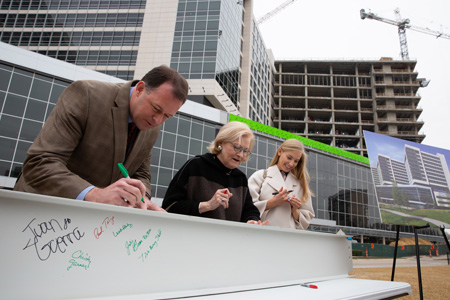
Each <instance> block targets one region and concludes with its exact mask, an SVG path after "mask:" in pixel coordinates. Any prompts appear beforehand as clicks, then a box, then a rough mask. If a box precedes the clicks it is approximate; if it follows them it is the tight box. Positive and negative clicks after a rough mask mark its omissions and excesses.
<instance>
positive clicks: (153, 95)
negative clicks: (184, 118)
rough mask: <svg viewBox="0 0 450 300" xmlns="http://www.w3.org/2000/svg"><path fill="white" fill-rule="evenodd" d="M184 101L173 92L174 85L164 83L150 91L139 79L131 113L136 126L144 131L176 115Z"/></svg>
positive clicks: (134, 92) (134, 91) (132, 97)
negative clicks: (147, 90)
mask: <svg viewBox="0 0 450 300" xmlns="http://www.w3.org/2000/svg"><path fill="white" fill-rule="evenodd" d="M181 105H182V102H181V101H180V100H178V99H177V98H176V97H175V96H174V95H173V94H172V85H171V84H170V83H167V82H166V83H163V84H161V85H160V86H159V87H158V88H156V89H153V90H152V91H151V92H150V93H147V92H146V91H145V83H144V82H143V81H139V82H138V84H137V85H136V87H135V89H134V90H133V93H132V94H131V100H130V114H131V118H132V119H133V121H134V123H135V124H136V126H137V127H138V128H139V129H140V130H142V131H144V130H147V129H150V128H152V127H155V126H158V125H160V124H162V123H164V122H165V121H166V120H167V119H169V118H170V117H172V116H173V115H175V113H176V112H177V111H178V110H179V109H180V107H181Z"/></svg>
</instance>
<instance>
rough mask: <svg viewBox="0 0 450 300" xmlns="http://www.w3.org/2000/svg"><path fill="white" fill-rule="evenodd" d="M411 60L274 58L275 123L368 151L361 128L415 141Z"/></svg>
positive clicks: (418, 138) (415, 82)
mask: <svg viewBox="0 0 450 300" xmlns="http://www.w3.org/2000/svg"><path fill="white" fill-rule="evenodd" d="M415 65H416V62H415V61H404V60H402V61H395V60H392V59H387V58H382V59H380V60H375V61H276V62H275V69H276V71H275V93H274V126H275V127H277V128H280V129H283V130H286V131H289V132H293V133H296V134H298V135H301V136H304V137H307V138H309V139H313V140H316V141H319V142H322V143H324V144H326V145H331V146H335V147H339V148H342V149H345V150H347V151H350V152H353V153H357V154H360V155H364V156H367V149H366V146H365V143H364V136H363V130H367V131H372V132H376V133H381V134H385V135H389V136H392V137H396V138H401V139H404V140H409V141H413V142H416V143H420V142H422V140H423V139H424V138H425V135H424V134H422V133H420V129H421V128H422V126H423V122H422V121H421V120H419V116H420V114H421V113H422V109H421V108H420V107H418V103H419V101H420V96H419V95H418V93H417V91H418V90H419V88H420V87H421V81H422V79H419V78H417V76H418V74H417V72H416V71H415V70H414V68H415Z"/></svg>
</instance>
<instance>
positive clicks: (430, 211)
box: [364, 131, 450, 227]
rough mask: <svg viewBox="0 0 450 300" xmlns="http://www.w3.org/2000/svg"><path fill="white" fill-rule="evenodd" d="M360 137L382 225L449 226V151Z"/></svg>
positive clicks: (386, 138)
mask: <svg viewBox="0 0 450 300" xmlns="http://www.w3.org/2000/svg"><path fill="white" fill-rule="evenodd" d="M364 138H365V140H366V145H367V150H368V154H369V160H370V168H371V173H372V178H373V182H374V185H375V189H376V194H377V198H378V203H379V207H380V211H381V217H382V221H383V223H388V224H397V225H415V226H422V225H425V224H426V223H433V224H435V225H436V226H439V227H440V226H445V227H450V171H449V169H450V151H449V150H446V149H442V148H436V147H432V146H428V145H422V144H418V143H414V142H410V141H406V140H401V139H397V138H393V137H390V136H385V135H381V134H377V133H373V132H369V131H364ZM446 212H448V213H446Z"/></svg>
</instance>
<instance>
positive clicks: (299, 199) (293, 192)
mask: <svg viewBox="0 0 450 300" xmlns="http://www.w3.org/2000/svg"><path fill="white" fill-rule="evenodd" d="M306 159H307V156H306V153H305V150H304V147H303V144H302V143H301V142H300V141H299V140H296V139H289V140H286V141H285V142H284V143H283V144H281V146H280V147H279V148H278V150H277V152H276V153H275V155H274V157H273V159H272V162H271V163H270V165H269V168H268V169H265V170H259V171H256V172H255V173H254V174H253V175H252V176H250V178H249V180H248V187H249V189H250V194H251V196H252V198H253V202H254V204H255V206H256V207H257V208H258V209H259V211H260V213H261V221H269V223H268V225H270V226H279V227H285V228H296V229H306V228H308V226H309V224H310V223H311V219H312V218H314V210H313V206H312V202H311V195H312V193H311V191H310V189H309V181H310V177H309V174H308V170H307V169H306Z"/></svg>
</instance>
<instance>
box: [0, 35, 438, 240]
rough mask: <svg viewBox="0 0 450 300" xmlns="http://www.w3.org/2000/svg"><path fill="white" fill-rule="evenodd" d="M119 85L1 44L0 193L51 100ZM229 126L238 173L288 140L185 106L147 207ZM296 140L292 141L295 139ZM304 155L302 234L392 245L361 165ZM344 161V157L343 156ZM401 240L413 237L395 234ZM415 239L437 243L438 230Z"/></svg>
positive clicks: (171, 130)
mask: <svg viewBox="0 0 450 300" xmlns="http://www.w3.org/2000/svg"><path fill="white" fill-rule="evenodd" d="M79 79H96V80H103V81H110V82H122V81H123V80H121V79H118V78H114V77H111V76H108V75H105V74H101V73H98V72H94V71H91V70H87V69H85V68H82V67H77V66H75V65H72V64H69V63H65V62H61V61H58V60H56V59H52V58H49V57H46V56H42V55H40V54H36V53H33V52H30V51H27V50H23V49H20V48H17V47H14V46H11V45H7V44H4V43H0V174H1V175H0V186H1V187H2V188H12V187H13V186H14V183H15V181H16V178H17V176H18V174H19V173H20V171H21V168H22V164H23V161H24V159H25V155H26V151H27V149H28V148H29V146H30V145H31V143H32V141H33V140H34V138H35V137H36V136H37V134H38V133H39V131H40V129H41V128H42V126H43V124H44V123H45V120H46V118H47V116H48V115H49V114H50V112H51V110H52V108H53V107H54V105H55V103H56V100H57V99H58V96H59V95H60V94H61V92H62V91H63V90H64V88H65V87H66V86H67V85H68V84H70V83H71V82H73V81H75V80H79ZM232 120H237V121H242V122H246V123H247V124H249V126H250V127H251V128H252V129H253V131H254V133H255V136H256V143H255V148H254V149H253V153H252V155H251V156H250V159H249V161H248V162H246V163H245V164H243V165H241V167H240V169H241V170H242V171H243V172H244V173H245V174H246V175H247V176H250V175H251V174H253V173H254V172H255V171H256V170H260V169H265V168H267V167H268V164H269V163H270V161H271V159H272V157H273V155H274V153H275V152H276V149H277V148H278V146H279V145H281V143H282V142H283V141H284V139H285V138H292V137H295V135H294V134H292V133H289V132H286V131H282V130H278V129H275V128H273V127H270V126H267V125H265V124H261V123H258V122H255V121H251V120H249V119H245V118H242V117H239V116H236V115H233V114H228V113H226V112H224V111H222V110H218V109H215V108H211V107H208V106H205V105H201V104H198V103H196V102H194V101H190V100H188V101H187V102H186V104H185V105H183V106H182V108H181V110H180V111H179V112H178V113H177V114H176V115H175V116H174V117H172V118H170V119H169V120H168V121H167V122H165V123H164V125H163V127H162V131H161V134H160V135H159V138H158V141H157V143H156V144H155V147H154V150H153V152H152V158H151V164H150V169H151V173H152V182H151V184H152V193H153V200H154V201H155V202H156V203H160V202H161V201H162V199H163V197H164V195H165V193H166V191H167V187H168V185H169V183H170V181H171V179H172V178H173V176H174V175H175V173H176V172H177V171H178V169H179V168H180V167H181V166H182V165H183V164H184V163H185V162H186V161H187V160H188V159H189V158H191V157H193V156H195V155H197V154H202V153H205V152H206V151H207V150H206V146H207V145H209V144H210V142H211V141H212V140H213V139H214V137H215V135H216V134H217V132H218V130H219V129H220V127H221V126H222V125H223V124H225V123H227V122H229V121H232ZM297 137H298V136H297ZM302 141H303V142H304V144H305V147H306V150H307V153H308V165H307V167H308V170H309V173H310V175H311V182H310V187H311V190H312V192H313V193H314V196H313V198H312V203H313V207H314V211H315V214H316V218H315V219H314V221H313V223H312V224H311V226H310V229H309V230H314V231H326V232H337V231H338V230H339V229H342V230H343V231H344V232H345V233H346V234H348V235H353V236H354V238H355V239H357V240H359V241H362V242H382V241H385V240H386V239H388V240H389V239H394V238H395V231H393V230H394V229H395V226H390V225H385V224H381V218H380V211H379V208H378V202H377V199H376V196H375V189H374V185H373V183H372V177H371V169H370V166H369V164H368V161H367V160H365V158H364V157H360V156H357V155H354V154H351V153H348V152H346V151H343V150H341V149H336V148H334V147H331V146H328V147H323V145H322V144H320V143H317V142H315V141H312V140H308V139H302ZM346 154H348V155H346ZM401 232H402V233H401V235H402V236H407V237H411V236H412V232H413V229H412V228H409V227H406V226H402V228H401ZM421 237H423V238H427V239H429V240H432V241H439V242H442V241H443V238H442V236H440V232H439V230H437V229H427V230H425V231H421Z"/></svg>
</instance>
